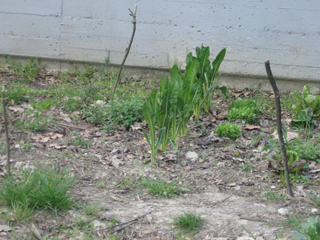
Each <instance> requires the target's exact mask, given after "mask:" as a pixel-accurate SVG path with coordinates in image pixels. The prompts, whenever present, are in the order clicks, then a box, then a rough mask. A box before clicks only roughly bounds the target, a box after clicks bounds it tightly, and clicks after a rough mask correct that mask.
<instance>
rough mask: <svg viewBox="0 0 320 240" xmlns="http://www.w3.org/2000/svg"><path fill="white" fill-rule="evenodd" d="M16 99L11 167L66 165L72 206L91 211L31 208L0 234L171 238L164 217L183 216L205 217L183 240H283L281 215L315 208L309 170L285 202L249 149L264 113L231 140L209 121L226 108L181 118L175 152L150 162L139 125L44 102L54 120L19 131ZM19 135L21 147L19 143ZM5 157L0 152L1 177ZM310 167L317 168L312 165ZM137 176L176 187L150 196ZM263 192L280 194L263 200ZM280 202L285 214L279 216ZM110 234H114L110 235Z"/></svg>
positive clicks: (262, 157) (271, 122)
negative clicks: (108, 121) (78, 114)
mask: <svg viewBox="0 0 320 240" xmlns="http://www.w3.org/2000/svg"><path fill="white" fill-rule="evenodd" d="M26 104H27V103H24V105H14V106H11V107H10V108H9V109H10V111H9V113H8V115H9V116H10V121H11V123H13V125H10V135H11V136H10V142H11V148H12V155H11V157H12V159H11V160H12V168H13V169H18V168H19V167H24V168H30V169H32V167H33V166H35V165H36V164H37V163H40V164H46V165H48V166H52V165H54V166H55V167H57V168H63V169H65V168H67V169H69V170H70V171H71V172H72V173H73V174H74V175H76V176H77V181H76V184H75V185H74V187H73V189H72V196H73V197H74V199H75V201H76V203H79V204H84V205H87V206H88V205H91V204H93V205H94V204H98V205H99V208H100V211H99V213H98V215H97V216H95V217H93V218H92V216H91V217H90V216H86V215H85V214H84V213H83V208H81V207H75V208H74V209H71V210H69V211H67V212H58V213H57V214H56V215H54V214H52V213H51V212H45V211H41V212H40V211H39V212H36V214H35V216H34V219H33V221H32V222H28V223H21V222H18V223H15V222H11V223H8V222H7V221H5V220H4V219H0V225H1V226H9V227H10V228H11V229H10V230H7V231H6V230H4V229H5V228H3V229H0V239H39V235H38V237H37V234H36V233H37V232H38V234H40V235H41V237H42V239H79V240H80V239H99V238H101V239H163V240H164V239H179V233H178V230H177V229H175V228H174V226H173V218H175V217H177V216H178V215H181V214H183V213H184V212H190V213H194V214H197V215H201V217H203V218H204V219H205V224H204V226H203V227H202V228H201V229H199V230H197V231H196V232H195V233H194V234H193V236H191V235H188V234H182V235H183V236H185V237H186V238H185V239H201V240H205V239H206V240H210V239H216V240H218V239H220V240H222V239H230V240H231V239H243V240H244V239H276V238H278V239H293V230H292V229H290V228H289V227H286V224H287V222H288V220H289V219H290V215H296V214H299V215H300V216H301V217H302V218H306V217H308V216H309V215H310V213H311V210H312V209H314V208H317V206H315V205H314V204H312V203H311V202H310V200H309V194H310V193H311V191H314V190H315V191H318V192H319V190H320V188H319V185H318V183H319V181H318V180H319V175H317V174H319V173H317V172H315V173H311V172H308V170H305V172H304V174H305V175H308V176H309V177H310V179H312V181H311V182H307V183H295V184H294V185H293V189H294V193H295V197H296V198H295V199H290V198H289V196H288V195H287V190H286V187H285V186H284V185H283V183H281V181H280V180H279V174H278V173H276V172H275V171H274V170H273V169H270V166H269V164H268V160H267V157H266V155H267V154H268V153H266V152H262V150H261V143H259V142H258V143H257V144H255V145H251V142H252V135H251V132H252V131H253V130H257V131H263V132H265V133H267V134H271V133H272V132H273V131H274V130H275V119H274V118H272V117H270V116H263V117H262V119H261V122H260V126H259V127H256V128H255V127H252V126H251V127H250V126H246V127H244V128H243V133H242V136H241V137H239V138H238V139H237V140H236V141H232V140H230V139H222V138H219V137H217V135H215V133H214V132H215V127H216V124H217V123H218V122H220V121H223V120H224V119H225V115H226V111H227V108H228V104H225V103H218V105H217V106H216V109H217V110H215V111H213V112H212V113H211V114H210V115H203V116H201V122H202V123H203V124H201V125H199V126H196V124H195V123H194V122H191V125H190V126H189V127H190V129H191V133H190V134H189V135H188V136H187V137H185V138H181V139H180V140H179V152H178V153H177V152H169V153H163V154H159V160H158V161H157V162H156V163H151V162H150V153H149V149H150V148H149V146H148V144H147V143H146V142H145V141H144V137H143V134H142V131H141V126H142V127H144V125H143V124H142V125H141V124H136V125H135V126H133V127H131V128H130V129H129V130H126V129H123V128H121V127H118V129H116V130H113V131H110V132H103V131H101V130H100V129H99V128H98V127H94V126H92V125H90V123H88V122H86V121H85V120H77V121H76V120H73V119H71V118H70V117H69V115H68V114H67V113H65V112H63V108H57V107H55V108H54V107H53V108H51V109H50V110H48V111H46V112H45V113H43V114H44V115H46V116H48V117H50V118H52V119H55V123H54V124H53V125H52V126H50V127H49V128H48V129H47V130H46V131H44V132H40V133H36V132H33V133H30V132H27V133H26V132H23V131H21V130H19V129H18V128H17V127H16V124H15V123H16V122H17V121H18V120H19V119H21V118H22V116H23V112H24V111H25V110H26V109H27V108H28V107H29V106H28V105H26ZM18 108H21V109H20V110H21V111H19V110H18ZM0 130H1V131H0V132H1V136H0V137H1V138H0V142H2V143H4V142H5V136H4V128H3V124H1V129H0ZM75 131H76V132H77V133H78V136H77V137H81V138H82V139H84V140H86V141H89V142H90V143H91V145H90V147H86V146H79V145H78V146H77V145H75V144H74V140H75V139H76V136H74V134H71V133H72V132H75ZM317 131H318V130H317ZM27 139H29V140H27ZM28 141H29V143H32V147H31V148H30V149H26V147H24V146H23V144H21V142H24V143H27V142H28ZM19 142H20V144H19ZM2 146H4V145H2ZM169 150H170V149H169ZM172 150H173V149H172ZM189 151H191V152H196V153H197V154H198V155H199V157H198V159H188V158H186V153H187V152H189ZM5 159H6V158H5V154H4V153H3V154H2V155H0V160H1V172H2V174H5ZM316 166H317V167H315V168H318V169H319V164H318V165H316ZM142 177H149V178H154V179H155V178H158V179H163V180H166V181H173V180H177V181H178V182H179V183H180V184H182V185H183V187H184V188H185V192H184V193H183V194H181V195H180V196H177V197H174V198H170V199H168V198H160V197H157V196H151V195H149V194H148V193H147V192H146V191H144V189H143V188H141V187H139V184H140V179H141V178H142ZM1 181H2V180H1ZM270 192H272V193H273V194H274V195H272V196H282V197H279V198H277V197H275V199H272V197H269V198H268V196H269V195H268V194H270ZM280 208H285V209H287V210H288V211H289V214H286V215H282V214H280V213H279V212H278V210H279V209H280ZM5 211H9V210H8V208H7V207H4V206H1V213H4V212H5ZM79 219H81V220H82V221H83V222H85V224H87V225H88V224H90V223H93V224H94V227H93V228H91V229H90V230H89V233H90V234H91V235H90V238H89V237H88V231H85V230H83V229H81V228H76V226H79ZM115 220H116V223H115V224H113V225H112V222H115ZM68 230H69V231H68ZM71 230H72V231H71ZM115 235H117V237H118V238H115V237H114V238H112V237H111V236H115ZM180 239H183V238H180Z"/></svg>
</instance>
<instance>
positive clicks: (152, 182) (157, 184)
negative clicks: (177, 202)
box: [141, 178, 185, 198]
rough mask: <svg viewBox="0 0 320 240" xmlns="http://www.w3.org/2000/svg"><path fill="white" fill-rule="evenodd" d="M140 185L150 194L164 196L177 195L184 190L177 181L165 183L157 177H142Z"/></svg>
mask: <svg viewBox="0 0 320 240" xmlns="http://www.w3.org/2000/svg"><path fill="white" fill-rule="evenodd" d="M141 186H142V187H143V188H145V189H146V191H147V192H148V193H150V194H151V195H154V196H159V197H166V198H172V197H175V196H178V195H180V194H181V193H183V192H184V191H185V189H184V188H183V187H182V186H181V185H179V183H178V182H177V181H172V182H170V183H167V182H165V181H162V180H159V179H150V178H143V180H142V184H141Z"/></svg>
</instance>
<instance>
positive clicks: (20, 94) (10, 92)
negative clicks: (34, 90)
mask: <svg viewBox="0 0 320 240" xmlns="http://www.w3.org/2000/svg"><path fill="white" fill-rule="evenodd" d="M29 91H30V88H29V87H28V86H26V85H24V84H15V85H12V86H10V87H9V88H8V89H7V92H6V94H5V95H6V98H7V99H8V100H13V101H14V103H15V104H20V103H22V102H23V98H24V97H25V96H26V95H27V94H28V93H29Z"/></svg>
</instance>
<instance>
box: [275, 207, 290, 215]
mask: <svg viewBox="0 0 320 240" xmlns="http://www.w3.org/2000/svg"><path fill="white" fill-rule="evenodd" d="M278 213H279V214H281V215H288V214H289V209H286V208H279V209H278Z"/></svg>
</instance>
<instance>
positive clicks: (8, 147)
mask: <svg viewBox="0 0 320 240" xmlns="http://www.w3.org/2000/svg"><path fill="white" fill-rule="evenodd" d="M1 95H2V111H3V121H4V130H5V132H6V152H7V173H8V176H11V172H10V146H9V133H8V121H7V112H6V98H5V93H4V87H3V88H2V91H1Z"/></svg>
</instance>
